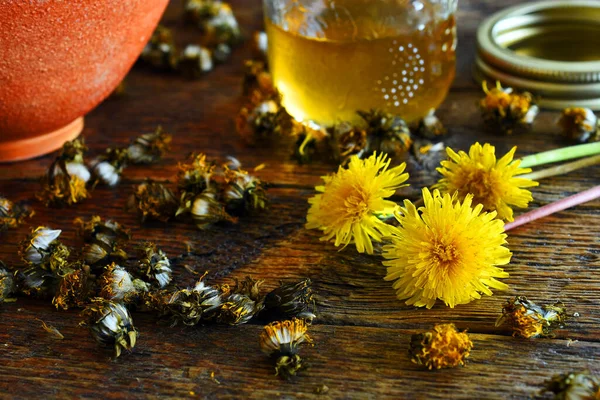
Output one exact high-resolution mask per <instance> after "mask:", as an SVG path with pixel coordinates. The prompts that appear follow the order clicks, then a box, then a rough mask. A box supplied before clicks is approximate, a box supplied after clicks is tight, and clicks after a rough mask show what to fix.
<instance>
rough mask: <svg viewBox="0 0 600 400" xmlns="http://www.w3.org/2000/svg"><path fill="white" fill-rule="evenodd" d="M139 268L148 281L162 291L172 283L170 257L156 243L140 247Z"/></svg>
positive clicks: (148, 243)
mask: <svg viewBox="0 0 600 400" xmlns="http://www.w3.org/2000/svg"><path fill="white" fill-rule="evenodd" d="M138 267H139V269H140V271H141V272H142V273H143V274H144V276H145V277H146V278H147V279H149V280H150V281H152V282H153V283H155V285H156V286H157V287H159V288H161V289H162V288H164V287H165V286H167V285H168V284H169V283H170V282H171V279H172V275H173V270H172V269H171V262H170V261H169V257H167V255H166V254H165V252H163V251H162V250H161V249H159V248H158V247H156V245H155V244H154V243H150V242H147V243H144V244H143V245H142V246H141V247H140V257H139V260H138Z"/></svg>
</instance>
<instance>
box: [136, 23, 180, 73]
mask: <svg viewBox="0 0 600 400" xmlns="http://www.w3.org/2000/svg"><path fill="white" fill-rule="evenodd" d="M140 59H141V60H142V61H143V62H145V63H146V64H148V65H150V66H152V67H154V68H156V69H161V70H175V69H177V61H178V54H177V47H176V46H175V41H174V40H173V33H172V32H171V30H170V29H169V28H166V27H164V26H162V25H158V26H157V27H156V30H155V31H154V33H152V37H151V38H150V41H149V42H148V44H146V46H145V47H144V49H143V50H142V54H141V55H140Z"/></svg>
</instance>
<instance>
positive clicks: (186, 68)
mask: <svg viewBox="0 0 600 400" xmlns="http://www.w3.org/2000/svg"><path fill="white" fill-rule="evenodd" d="M183 19H184V21H185V22H186V23H187V24H189V25H191V26H195V27H197V28H198V29H199V31H200V34H201V36H200V38H199V40H198V43H192V44H188V45H186V46H185V48H184V49H183V50H181V51H179V50H178V48H177V45H176V44H175V39H174V37H173V33H172V32H171V30H170V29H169V28H166V27H164V26H162V25H159V26H158V27H157V28H156V30H155V31H154V33H153V34H152V37H151V38H150V41H149V42H148V44H147V45H146V47H145V48H144V50H143V51H142V54H141V55H140V60H141V61H142V62H143V63H144V64H147V65H149V66H150V67H152V68H154V69H157V70H160V71H172V72H178V73H180V74H182V75H183V76H185V77H187V78H189V79H198V78H200V77H201V76H203V75H204V74H206V73H208V72H209V71H211V70H212V69H213V66H214V64H216V63H224V62H225V61H227V59H228V58H229V56H230V55H231V52H232V48H233V47H234V46H235V45H236V44H238V43H239V42H240V41H241V38H242V34H241V31H240V28H239V25H238V23H237V20H236V18H235V15H234V14H233V10H232V9H231V6H230V5H229V4H227V3H225V2H222V1H216V0H185V2H184V14H183Z"/></svg>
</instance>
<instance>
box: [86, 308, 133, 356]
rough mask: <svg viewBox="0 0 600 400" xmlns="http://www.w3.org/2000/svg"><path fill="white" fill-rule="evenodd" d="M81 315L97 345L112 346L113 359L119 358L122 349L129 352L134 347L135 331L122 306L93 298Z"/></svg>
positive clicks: (129, 317)
mask: <svg viewBox="0 0 600 400" xmlns="http://www.w3.org/2000/svg"><path fill="white" fill-rule="evenodd" d="M82 315H84V316H85V317H86V324H87V325H88V326H89V329H90V333H91V334H92V337H93V338H94V339H96V341H97V342H98V343H101V344H103V345H108V346H111V345H112V346H114V348H115V357H119V356H120V355H121V351H122V350H123V349H125V350H129V351H131V350H132V349H133V348H134V347H135V343H136V340H137V331H136V330H135V328H134V326H133V320H132V319H131V315H130V314H129V311H127V308H125V306H123V305H122V304H119V303H115V302H113V301H110V300H106V299H103V298H94V299H92V301H91V303H90V304H89V305H88V306H87V307H86V309H85V310H84V311H83V313H82Z"/></svg>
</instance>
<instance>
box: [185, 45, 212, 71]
mask: <svg viewBox="0 0 600 400" xmlns="http://www.w3.org/2000/svg"><path fill="white" fill-rule="evenodd" d="M179 68H180V70H181V72H182V73H183V75H184V76H185V77H187V78H189V79H198V78H200V77H201V76H202V75H204V74H206V73H207V72H209V71H210V70H212V69H213V61H212V55H211V54H210V50H208V49H207V48H205V47H202V46H198V45H195V44H189V45H187V46H186V47H185V49H183V52H182V53H181V57H180V58H179Z"/></svg>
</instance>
